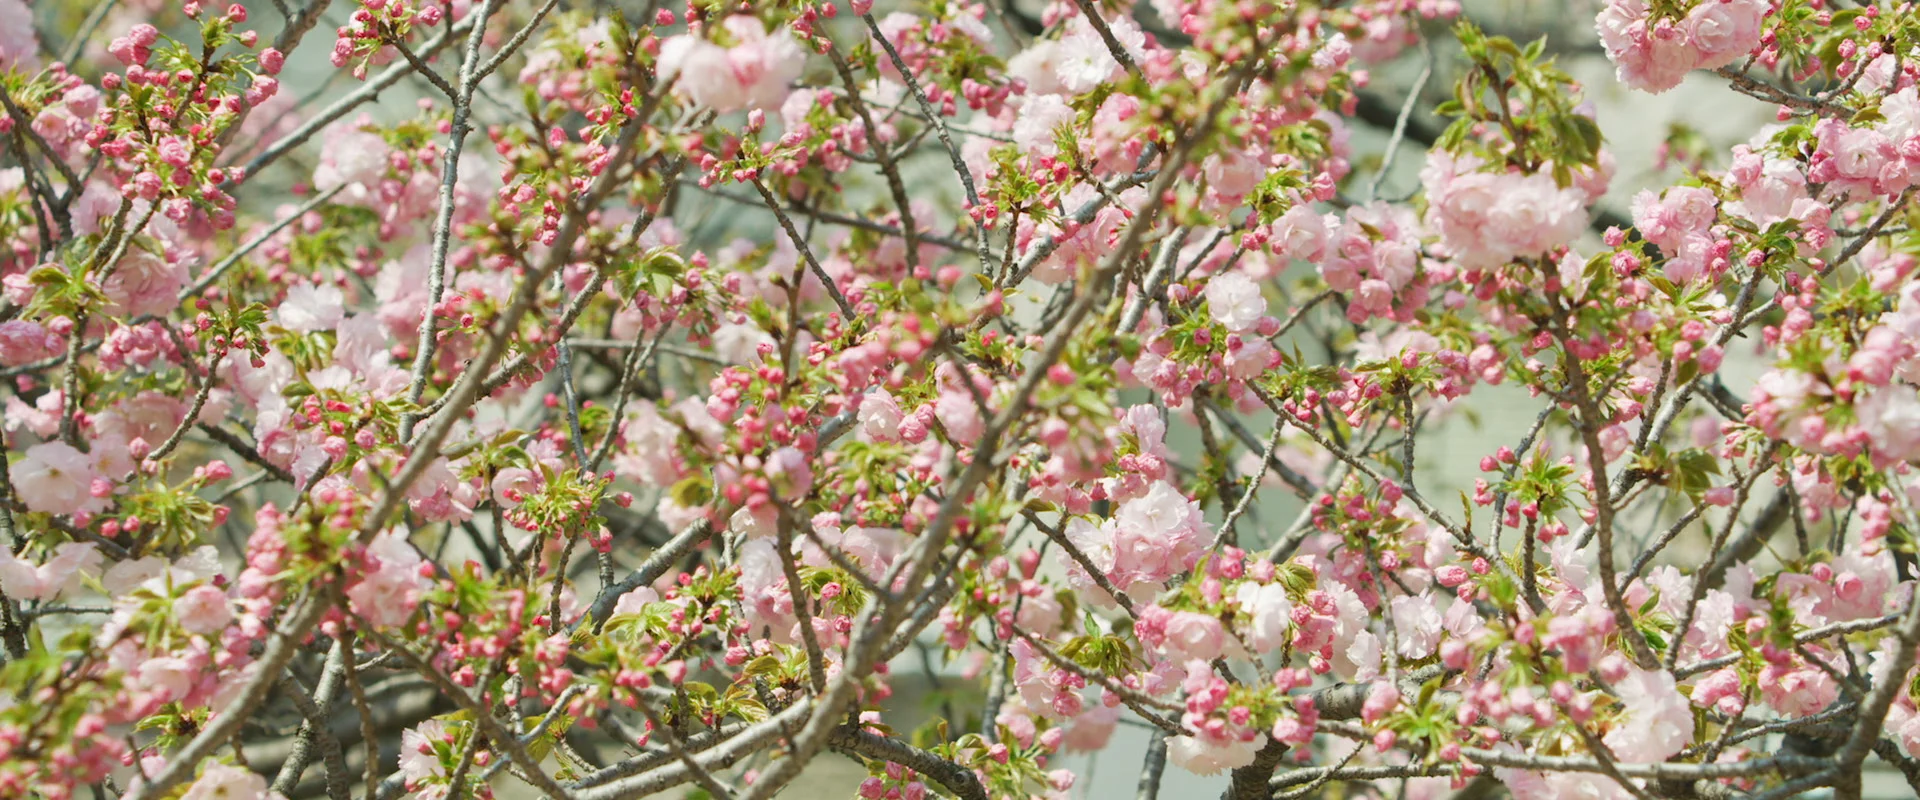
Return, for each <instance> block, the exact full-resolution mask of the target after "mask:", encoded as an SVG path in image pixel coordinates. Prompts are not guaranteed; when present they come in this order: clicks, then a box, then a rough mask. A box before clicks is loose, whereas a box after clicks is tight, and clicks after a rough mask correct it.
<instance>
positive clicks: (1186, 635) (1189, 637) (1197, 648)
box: [1166, 611, 1226, 661]
mask: <svg viewBox="0 0 1920 800" xmlns="http://www.w3.org/2000/svg"><path fill="white" fill-rule="evenodd" d="M1225 643H1226V635H1225V632H1224V631H1223V630H1222V629H1221V627H1220V620H1218V619H1215V618H1213V617H1210V616H1207V615H1206V614H1197V613H1194V612H1192V611H1180V612H1177V613H1175V614H1174V615H1173V616H1172V617H1170V618H1168V620H1167V639H1166V647H1167V651H1168V653H1169V654H1170V655H1172V656H1173V657H1175V658H1178V659H1180V660H1182V661H1185V660H1190V659H1199V660H1201V661H1212V660H1214V659H1215V658H1219V657H1220V652H1221V647H1222V646H1223V645H1224V644H1225Z"/></svg>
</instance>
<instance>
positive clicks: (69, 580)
mask: <svg viewBox="0 0 1920 800" xmlns="http://www.w3.org/2000/svg"><path fill="white" fill-rule="evenodd" d="M15 469H18V467H15ZM102 559H103V556H102V555H101V553H100V550H99V548H98V547H96V546H94V544H93V543H92V542H63V543H61V544H60V545H59V546H58V547H55V548H54V550H53V557H52V558H49V559H47V561H46V563H43V564H38V565H36V564H33V563H31V562H28V561H25V560H22V559H21V558H20V557H19V556H16V555H14V553H13V548H11V547H0V589H5V590H6V593H7V596H9V597H12V598H14V599H16V600H51V599H53V598H55V597H57V596H59V595H61V594H63V593H65V592H66V591H68V590H70V589H72V588H73V586H74V583H75V582H76V581H77V580H78V579H79V577H80V575H81V574H82V573H87V572H93V571H95V570H96V569H98V568H99V566H100V562H101V560H102Z"/></svg>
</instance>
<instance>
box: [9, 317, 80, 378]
mask: <svg viewBox="0 0 1920 800" xmlns="http://www.w3.org/2000/svg"><path fill="white" fill-rule="evenodd" d="M63 346H64V343H63V342H62V341H61V340H60V337H58V336H55V335H53V334H52V333H49V332H48V331H47V329H46V328H45V327H43V326H41V325H40V323H38V322H31V321H28V320H24V319H13V320H7V321H6V322H0V364H5V365H7V366H9V367H18V366H21V365H23V364H31V363H33V362H35V361H39V360H42V359H45V358H49V357H52V356H54V355H58V354H59V353H60V352H61V351H62V349H63Z"/></svg>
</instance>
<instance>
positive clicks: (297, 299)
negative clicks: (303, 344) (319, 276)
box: [274, 283, 346, 333]
mask: <svg viewBox="0 0 1920 800" xmlns="http://www.w3.org/2000/svg"><path fill="white" fill-rule="evenodd" d="M345 302H346V295H344V294H342V293H341V291H340V288H339V287H337V286H334V285H332V284H326V283H320V284H313V283H297V284H294V285H293V286H292V287H291V288H289V289H287V297H286V299H285V300H282V301H281V302H280V305H279V307H277V308H275V309H274V314H275V315H276V316H278V317H279V319H280V324H281V325H282V326H284V327H286V328H287V329H288V330H293V331H299V332H301V333H312V332H315V331H330V330H333V329H334V328H336V327H339V325H340V321H341V320H342V319H344V318H345V316H346V307H345Z"/></svg>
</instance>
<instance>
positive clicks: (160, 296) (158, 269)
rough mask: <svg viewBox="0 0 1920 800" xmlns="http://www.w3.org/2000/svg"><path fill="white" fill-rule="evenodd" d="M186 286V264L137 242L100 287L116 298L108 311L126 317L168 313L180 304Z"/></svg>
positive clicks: (112, 298) (112, 297)
mask: <svg viewBox="0 0 1920 800" xmlns="http://www.w3.org/2000/svg"><path fill="white" fill-rule="evenodd" d="M186 287H187V269H186V265H185V264H182V263H180V262H179V261H177V260H175V259H172V258H169V257H168V256H167V254H163V253H155V252H150V251H148V250H147V249H145V248H144V247H141V246H137V245H136V246H134V247H132V248H129V249H128V251H127V254H126V256H124V257H122V258H121V259H120V265H119V266H118V267H116V268H115V269H114V270H113V274H111V275H108V276H107V277H106V279H105V280H103V281H101V283H100V290H101V291H102V292H105V293H106V295H107V299H108V300H109V301H112V305H111V306H109V307H108V311H109V312H111V313H113V314H115V315H117V316H126V317H137V316H141V315H143V314H154V315H161V314H166V313H167V312H169V311H172V310H173V309H174V307H175V306H177V305H179V303H180V301H179V298H178V295H179V293H180V290H181V289H185V288H186Z"/></svg>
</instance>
